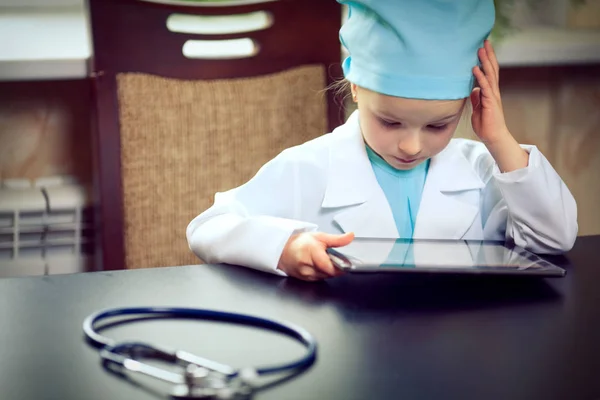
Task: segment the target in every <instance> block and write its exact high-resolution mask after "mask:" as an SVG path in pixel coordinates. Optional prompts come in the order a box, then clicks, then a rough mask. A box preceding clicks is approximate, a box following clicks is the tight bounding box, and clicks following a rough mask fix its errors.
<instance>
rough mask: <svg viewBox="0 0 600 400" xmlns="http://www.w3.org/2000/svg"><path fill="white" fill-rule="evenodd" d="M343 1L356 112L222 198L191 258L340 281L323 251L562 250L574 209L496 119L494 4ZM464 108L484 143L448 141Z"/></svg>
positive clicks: (531, 153)
mask: <svg viewBox="0 0 600 400" xmlns="http://www.w3.org/2000/svg"><path fill="white" fill-rule="evenodd" d="M338 1H340V2H342V3H348V6H349V18H348V21H347V22H346V23H345V24H344V26H343V27H342V29H341V31H340V40H341V41H342V43H343V44H344V46H345V47H346V48H347V49H348V51H349V53H350V56H349V57H348V58H347V59H346V60H345V61H344V64H343V69H344V74H345V77H346V79H347V80H348V81H349V82H351V90H352V97H353V100H354V101H355V102H356V103H358V111H356V112H354V113H353V114H352V116H351V117H350V118H349V119H348V121H347V122H346V123H345V124H344V125H342V126H340V127H339V128H337V129H335V130H334V131H333V132H332V133H330V134H327V135H324V136H322V137H320V138H317V139H315V140H312V141H310V142H307V143H304V144H302V145H300V146H297V147H294V148H290V149H287V150H284V151H283V152H282V153H281V154H279V155H278V156H277V157H276V158H275V159H273V160H271V161H270V162H268V163H267V164H265V165H264V166H263V167H262V168H261V169H260V171H259V172H258V173H257V174H256V176H255V177H254V178H252V179H251V180H250V181H249V182H247V183H246V184H244V185H242V186H240V187H238V188H235V189H233V190H230V191H228V192H225V193H218V194H217V195H216V196H215V203H214V205H213V206H212V207H211V208H210V209H208V210H207V211H205V212H203V213H202V214H200V215H199V216H198V217H196V218H195V219H194V220H193V221H192V222H191V223H190V225H189V227H188V229H187V238H188V242H189V245H190V248H191V249H192V251H194V252H195V253H196V254H197V255H198V256H199V257H200V258H201V259H203V260H204V261H206V262H211V263H216V262H224V263H231V264H238V265H245V266H248V267H252V268H256V269H260V270H264V271H268V272H272V273H276V274H280V275H288V276H292V277H295V278H299V279H303V280H309V281H314V280H320V279H324V278H329V277H333V276H336V275H339V274H340V272H339V271H338V270H337V269H336V268H334V267H333V265H332V263H331V261H330V260H329V257H328V256H327V254H326V252H325V249H326V248H327V247H331V246H344V245H347V244H349V243H350V242H351V241H352V239H353V237H354V235H356V236H362V237H389V238H398V237H403V238H411V237H412V238H425V239H474V240H483V239H489V240H509V241H512V242H514V243H515V244H517V245H519V246H521V247H524V248H526V249H528V250H530V251H533V252H537V253H558V252H563V251H567V250H569V249H570V248H571V247H572V246H573V243H574V241H575V238H576V236H577V229H578V227H577V207H576V204H575V200H574V199H573V196H572V195H571V193H570V192H569V190H568V189H567V187H566V185H565V184H564V183H563V181H562V180H561V178H560V177H559V176H558V174H557V173H556V171H555V170H554V169H553V168H552V166H551V165H550V163H549V162H548V161H547V160H546V158H545V157H544V156H543V155H542V154H541V153H540V152H539V150H538V149H537V148H536V147H535V146H521V145H519V144H518V143H517V141H516V140H515V139H514V137H513V136H512V135H511V133H510V132H509V130H508V128H507V126H506V123H505V120H504V115H503V111H502V102H501V98H500V91H499V86H498V80H499V67H498V61H497V60H496V56H495V54H494V50H493V49H492V46H491V45H490V43H489V42H488V41H487V40H485V41H484V39H485V38H486V37H487V36H488V34H489V33H490V31H491V28H492V26H493V22H494V6H493V0H461V1H452V2H449V1H440V0H427V1H424V0H411V1H389V0H360V1H357V0H355V1H348V0H338ZM482 44H483V45H482ZM478 61H479V63H478ZM478 64H479V65H480V66H479V65H478ZM473 77H474V78H475V79H476V81H477V83H478V87H477V88H475V89H473V86H474V79H473ZM469 100H470V102H471V104H472V108H473V114H472V117H471V122H472V125H473V130H474V131H475V133H476V134H477V136H478V137H479V139H480V140H481V142H476V141H470V140H464V139H452V136H453V134H454V132H455V130H456V127H457V125H458V122H459V119H460V117H461V114H462V113H463V110H464V108H465V104H466V102H467V101H469ZM282 134H284V133H282Z"/></svg>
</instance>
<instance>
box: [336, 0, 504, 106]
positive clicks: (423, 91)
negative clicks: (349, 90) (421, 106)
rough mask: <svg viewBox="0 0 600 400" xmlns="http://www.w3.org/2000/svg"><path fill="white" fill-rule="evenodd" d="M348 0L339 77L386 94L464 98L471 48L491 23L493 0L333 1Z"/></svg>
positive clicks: (470, 75) (478, 44) (473, 52)
mask: <svg viewBox="0 0 600 400" xmlns="http://www.w3.org/2000/svg"><path fill="white" fill-rule="evenodd" d="M338 2H339V3H342V4H347V5H348V13H349V15H348V20H347V22H346V23H345V24H344V25H343V26H342V28H341V30H340V41H341V42H342V45H344V47H346V49H347V50H348V52H349V53H350V55H349V57H347V58H346V59H345V60H344V62H343V64H342V68H343V70H344V76H345V77H346V79H348V80H349V81H350V82H352V83H355V84H356V85H358V86H361V87H364V88H366V89H370V90H373V91H375V92H378V93H383V94H387V95H390V96H397V97H406V98H415V99H427V100H453V99H461V98H465V97H468V96H469V94H470V93H471V90H472V88H473V83H474V77H473V72H472V68H473V67H474V66H476V65H478V64H479V60H478V57H477V49H478V48H479V47H481V46H482V44H483V41H484V40H485V39H486V38H487V36H488V35H489V33H490V31H491V29H492V27H493V25H494V18H495V12H494V3H493V0H355V1H352V0H338Z"/></svg>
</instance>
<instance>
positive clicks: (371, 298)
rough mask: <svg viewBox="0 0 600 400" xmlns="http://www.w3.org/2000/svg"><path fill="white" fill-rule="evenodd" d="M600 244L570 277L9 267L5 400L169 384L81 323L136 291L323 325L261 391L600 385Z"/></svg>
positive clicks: (580, 253) (533, 389) (157, 324)
mask: <svg viewBox="0 0 600 400" xmlns="http://www.w3.org/2000/svg"><path fill="white" fill-rule="evenodd" d="M599 249H600V236H596V237H582V238H580V239H579V240H578V242H577V244H576V247H575V249H574V250H573V251H572V252H570V253H569V254H568V256H567V257H566V258H563V257H558V258H555V259H553V261H555V262H557V263H559V264H561V265H563V266H565V268H567V270H568V274H567V277H565V278H551V279H544V280H537V279H526V280H521V279H514V278H481V277H479V278H477V277H469V278H456V277H422V278H417V277H398V276H394V277H392V276H389V275H387V276H386V275H374V276H356V275H354V276H351V275H347V276H344V277H341V278H337V279H334V280H330V281H328V282H326V283H321V284H311V283H304V282H300V281H294V280H290V279H288V280H286V279H283V278H279V277H276V276H272V275H268V274H265V273H260V272H256V271H252V270H250V269H246V268H241V267H234V266H210V265H202V266H187V267H173V268H162V269H152V270H129V271H118V272H94V273H85V274H75V275H64V276H46V277H36V278H11V279H4V280H0V330H1V335H0V357H1V361H0V399H3V400H12V399H18V400H21V399H61V400H68V399H90V400H93V399H132V400H135V399H154V398H161V395H160V393H161V391H162V393H165V389H166V387H165V386H163V385H161V384H159V383H157V382H153V381H152V380H150V379H143V378H139V379H138V378H135V379H134V380H132V381H127V380H124V379H121V378H118V377H116V376H115V375H113V374H111V373H109V372H108V371H106V370H105V369H103V368H102V367H101V365H100V362H99V356H98V353H97V352H96V351H95V350H94V349H92V348H91V347H90V346H89V345H88V344H87V343H86V342H85V341H84V338H83V335H82V330H81V323H82V321H83V319H84V318H85V317H86V316H87V315H88V314H90V313H92V312H93V311H96V310H98V309H101V308H107V307H117V306H135V305H160V306H168V305H179V306H188V307H190V306H192V307H205V308H216V309H221V310H229V311H239V312H244V313H251V314H258V315H262V316H266V317H270V318H276V319H281V320H287V321H290V322H293V323H296V324H298V325H301V326H303V327H304V328H306V329H307V330H309V331H310V332H311V333H312V334H314V335H315V336H316V338H317V340H318V342H319V355H318V360H317V362H316V364H315V365H314V366H313V367H312V368H311V369H310V370H308V371H306V372H305V373H304V374H302V375H300V376H298V377H297V378H296V379H293V380H290V381H288V382H286V383H284V384H281V385H279V386H275V387H273V388H271V389H269V390H265V391H262V392H258V393H256V394H255V395H254V397H253V398H255V399H385V398H394V399H400V398H402V399H448V398H459V399H513V400H516V399H545V400H548V399H590V400H594V399H600V290H599V289H598V287H599V283H600V256H599V255H598V252H599ZM106 333H107V335H111V336H113V337H115V338H136V339H141V340H149V341H152V342H155V343H157V344H163V345H166V346H173V347H178V348H182V349H186V350H189V351H191V352H195V353H197V354H199V355H202V356H206V357H210V358H213V359H216V360H219V361H223V362H226V363H232V364H233V365H237V366H241V365H245V364H250V365H255V364H257V363H258V364H261V363H268V362H278V361H284V360H287V359H289V358H291V357H295V356H297V355H299V354H301V352H302V351H303V349H302V347H301V346H300V345H298V344H296V343H295V342H293V341H291V340H289V339H286V338H285V337H280V336H277V335H273V334H270V333H264V332H262V331H256V330H252V329H249V328H233V327H230V326H224V325H220V324H208V323H205V322H190V321H169V322H167V321H147V322H141V323H137V324H134V325H129V326H120V327H115V328H113V329H112V330H110V331H106ZM136 384H137V385H136ZM162 398H164V396H163V397H162Z"/></svg>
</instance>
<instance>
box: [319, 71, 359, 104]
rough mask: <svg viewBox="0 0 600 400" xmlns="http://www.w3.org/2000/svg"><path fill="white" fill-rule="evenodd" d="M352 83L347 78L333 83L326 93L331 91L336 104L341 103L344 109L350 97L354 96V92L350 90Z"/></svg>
mask: <svg viewBox="0 0 600 400" xmlns="http://www.w3.org/2000/svg"><path fill="white" fill-rule="evenodd" d="M350 85H352V84H351V83H350V81H349V80H348V79H346V78H342V79H339V80H337V81H334V82H332V83H331V84H330V85H329V86H327V87H326V88H325V90H326V91H331V92H333V94H334V98H335V101H336V102H339V103H338V104H340V105H341V106H342V107H344V105H345V104H346V100H348V98H349V97H350V96H352V90H351V88H350Z"/></svg>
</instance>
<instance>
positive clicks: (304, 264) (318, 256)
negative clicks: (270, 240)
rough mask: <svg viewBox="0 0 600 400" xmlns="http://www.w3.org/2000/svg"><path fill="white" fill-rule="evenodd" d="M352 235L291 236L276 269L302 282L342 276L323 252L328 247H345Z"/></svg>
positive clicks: (341, 272) (320, 233)
mask: <svg viewBox="0 0 600 400" xmlns="http://www.w3.org/2000/svg"><path fill="white" fill-rule="evenodd" d="M353 239H354V233H345V234H343V235H331V234H328V233H323V232H305V233H299V234H296V235H292V236H291V237H290V238H289V240H288V242H287V243H286V245H285V247H284V248H283V253H282V254H281V258H280V259H279V264H278V265H277V268H278V269H280V270H282V271H283V272H285V273H286V274H288V276H291V277H294V278H297V279H301V280H304V281H319V280H322V279H326V278H331V277H334V276H339V275H342V274H343V271H341V270H340V269H338V268H336V267H334V266H333V264H332V262H331V260H330V259H329V256H328V255H327V253H326V252H325V250H326V249H327V248H328V247H340V246H346V245H348V244H350V242H352V240H353Z"/></svg>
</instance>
